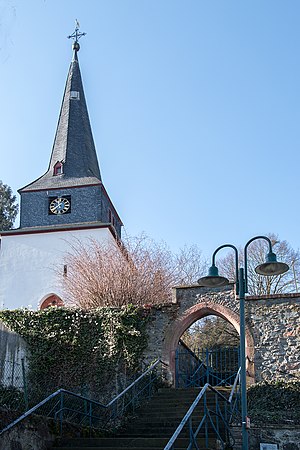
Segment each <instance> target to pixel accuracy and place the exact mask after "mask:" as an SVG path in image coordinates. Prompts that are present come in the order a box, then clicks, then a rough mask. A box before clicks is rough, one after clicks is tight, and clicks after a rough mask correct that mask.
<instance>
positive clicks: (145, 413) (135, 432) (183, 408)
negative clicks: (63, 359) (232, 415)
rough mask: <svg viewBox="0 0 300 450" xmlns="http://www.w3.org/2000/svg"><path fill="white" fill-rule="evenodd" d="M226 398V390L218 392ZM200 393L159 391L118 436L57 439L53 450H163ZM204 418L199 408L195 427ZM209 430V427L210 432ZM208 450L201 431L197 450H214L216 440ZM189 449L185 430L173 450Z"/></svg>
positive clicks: (209, 396)
mask: <svg viewBox="0 0 300 450" xmlns="http://www.w3.org/2000/svg"><path fill="white" fill-rule="evenodd" d="M218 390H219V391H221V392H222V394H223V395H225V396H227V394H228V392H229V391H228V389H226V388H218ZM199 392H200V390H199V389H170V388H169V389H168V388H164V389H159V391H158V393H157V394H156V395H155V396H154V397H153V398H152V399H151V400H150V401H149V402H148V403H147V404H146V405H144V406H142V407H140V408H139V409H138V410H137V411H136V414H135V417H134V418H132V419H131V420H130V421H129V422H128V423H127V426H126V428H125V429H124V430H123V431H120V432H119V433H118V434H116V435H113V436H109V437H101V438H74V439H60V440H59V441H57V443H56V444H55V446H54V447H52V450H54V449H57V450H71V449H73V450H79V449H85V450H97V449H99V450H100V449H101V450H117V449H123V448H127V449H131V450H150V449H151V450H154V449H156V450H158V449H160V450H162V449H164V447H165V445H166V444H167V442H168V441H169V439H170V438H171V436H172V435H173V433H174V431H175V430H176V428H177V426H178V425H179V424H180V422H181V420H182V418H183V417H184V415H185V413H186V412H187V410H188V409H189V407H190V406H191V404H192V402H193V400H194V399H195V398H196V396H197V395H198V393H199ZM214 402H215V396H214V394H213V393H212V392H211V391H208V393H207V404H208V405H209V406H212V405H213V404H214ZM202 416H203V407H202V405H201V406H200V405H199V406H198V408H197V411H196V412H195V414H194V415H193V418H194V419H195V424H196V425H197V424H199V422H200V420H201V417H202ZM211 428H212V427H211V426H210V427H209V429H211ZM210 434H211V436H210V437H209V444H208V447H206V445H205V438H204V431H203V432H202V434H200V437H199V438H198V439H197V444H198V446H199V448H200V449H206V448H208V449H211V450H216V449H218V448H221V447H219V446H218V443H217V440H216V437H215V436H213V433H210ZM188 445H189V432H188V429H186V430H185V429H184V430H183V431H182V433H181V435H180V438H179V439H177V441H176V447H175V448H176V450H177V449H178V450H181V449H187V447H188Z"/></svg>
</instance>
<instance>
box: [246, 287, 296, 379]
mask: <svg viewBox="0 0 300 450" xmlns="http://www.w3.org/2000/svg"><path fill="white" fill-rule="evenodd" d="M248 323H249V326H250V327H251V328H252V330H253V337H254V342H255V352H254V365H255V373H256V379H257V381H259V380H270V379H272V380H275V379H280V378H285V379H291V378H295V379H296V378H298V379H300V297H299V294H283V295H281V296H279V295H273V296H270V297H268V298H267V297H264V298H262V297H251V298H250V299H249V300H248Z"/></svg>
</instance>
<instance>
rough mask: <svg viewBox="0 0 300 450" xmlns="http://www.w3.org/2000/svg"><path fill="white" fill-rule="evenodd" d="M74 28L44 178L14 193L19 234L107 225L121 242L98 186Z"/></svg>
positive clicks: (115, 216) (103, 192) (111, 209)
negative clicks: (35, 229) (29, 230)
mask: <svg viewBox="0 0 300 450" xmlns="http://www.w3.org/2000/svg"><path fill="white" fill-rule="evenodd" d="M82 35H83V33H80V32H79V30H78V28H76V30H75V33H74V34H73V35H72V36H71V37H74V39H75V42H74V44H73V52H74V53H73V59H72V62H71V65H70V69H69V73H68V77H67V82H66V86H65V91H64V96H63V101H62V106H61V110H60V115H59V120H58V125H57V130H56V135H55V139H54V144H53V148H52V153H51V157H50V163H49V167H48V170H47V172H46V173H45V174H44V175H42V176H41V177H40V178H38V179H37V180H35V181H33V182H32V183H30V184H28V185H27V186H25V187H23V188H22V189H20V190H19V193H20V195H21V210H20V228H32V227H45V226H50V227H59V226H62V225H64V226H66V225H71V224H72V225H76V224H94V225H95V224H97V223H102V224H103V223H105V224H111V226H112V229H113V230H114V232H115V233H116V235H117V237H118V238H121V226H122V222H121V220H120V218H119V216H118V214H117V212H116V210H115V208H114V206H113V204H112V202H111V200H110V198H109V196H108V194H107V192H106V190H105V188H104V185H103V183H102V180H101V175H100V169H99V164H98V160H97V154H96V149H95V144H94V139H93V135H92V130H91V125H90V120H89V115H88V110H87V105H86V101H85V95H84V90H83V84H82V79H81V74H80V68H79V61H78V51H79V49H80V46H79V43H78V39H79V38H80V37H81V36H82Z"/></svg>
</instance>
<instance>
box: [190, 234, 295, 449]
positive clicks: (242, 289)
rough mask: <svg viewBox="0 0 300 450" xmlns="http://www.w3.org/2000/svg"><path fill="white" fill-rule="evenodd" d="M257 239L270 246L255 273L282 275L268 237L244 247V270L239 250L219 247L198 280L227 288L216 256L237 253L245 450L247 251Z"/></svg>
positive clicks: (284, 268)
mask: <svg viewBox="0 0 300 450" xmlns="http://www.w3.org/2000/svg"><path fill="white" fill-rule="evenodd" d="M256 239H264V240H266V241H267V242H268V244H269V252H268V253H267V255H266V261H265V262H264V263H263V264H259V265H258V266H257V267H256V268H255V272H256V273H258V274H259V275H265V276H272V275H281V274H283V273H285V272H287V270H289V266H288V265H287V264H285V263H282V262H278V261H277V259H276V255H275V253H273V250H272V243H271V241H270V239H269V238H268V237H266V236H256V237H254V238H252V239H250V240H249V241H248V242H247V244H246V245H245V247H244V268H243V267H240V268H239V265H238V250H237V248H236V247H235V246H234V245H232V244H224V245H221V246H220V247H218V248H217V249H216V250H215V251H214V253H213V255H212V265H211V267H210V268H209V270H208V275H207V276H206V277H202V278H200V279H199V280H198V283H199V284H200V285H201V286H205V287H219V286H225V285H226V284H228V283H229V280H228V279H227V278H225V277H222V276H220V275H219V271H218V268H217V266H216V264H215V259H216V254H217V253H218V252H219V251H220V250H221V249H223V248H225V247H229V248H232V249H233V250H234V252H235V277H236V279H235V283H236V294H237V295H238V297H239V301H240V355H241V356H240V357H241V381H240V383H241V406H242V442H243V447H242V448H243V450H248V433H247V379H246V337H245V294H246V293H247V292H248V273H247V272H248V262H247V249H248V246H249V244H251V242H253V241H254V240H256Z"/></svg>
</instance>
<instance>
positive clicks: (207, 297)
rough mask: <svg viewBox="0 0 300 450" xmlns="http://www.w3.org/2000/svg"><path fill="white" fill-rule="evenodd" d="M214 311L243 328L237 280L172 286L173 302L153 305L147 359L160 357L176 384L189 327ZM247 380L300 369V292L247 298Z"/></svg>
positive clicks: (292, 373) (288, 375) (286, 375)
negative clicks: (182, 340) (177, 363)
mask: <svg viewBox="0 0 300 450" xmlns="http://www.w3.org/2000/svg"><path fill="white" fill-rule="evenodd" d="M208 315H215V316H218V317H221V318H222V319H224V320H227V321H228V322H229V323H231V324H232V325H233V327H234V328H235V329H236V330H237V331H238V332H239V331H240V318H239V300H238V299H236V295H235V287H234V285H233V284H231V285H229V286H225V287H222V288H213V289H212V288H204V287H200V286H187V287H185V286H184V287H177V288H174V296H173V302H172V304H171V305H165V306H162V307H160V308H155V309H152V313H151V318H152V320H151V321H150V325H149V347H148V349H147V359H148V358H149V359H150V360H152V361H153V359H154V358H157V357H159V358H161V359H162V360H163V361H164V362H165V363H167V365H168V374H167V375H168V379H169V381H170V382H171V383H174V379H175V352H176V349H177V346H178V342H179V339H180V337H181V336H182V334H183V333H184V331H185V330H187V329H188V328H189V327H190V326H191V325H192V324H193V323H194V322H196V321H197V320H199V319H201V318H203V317H206V316H208ZM245 316H246V325H245V328H246V357H247V362H246V365H247V377H248V383H252V382H254V381H260V380H262V379H265V380H268V379H273V380H274V379H276V378H277V379H278V378H291V377H294V376H296V375H297V372H298V371H299V368H300V363H299V361H296V360H295V355H296V354H299V350H300V338H299V335H300V327H299V316H300V294H281V295H270V296H261V297H250V296H249V297H248V298H247V299H246V301H245Z"/></svg>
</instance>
